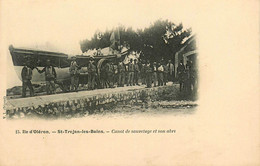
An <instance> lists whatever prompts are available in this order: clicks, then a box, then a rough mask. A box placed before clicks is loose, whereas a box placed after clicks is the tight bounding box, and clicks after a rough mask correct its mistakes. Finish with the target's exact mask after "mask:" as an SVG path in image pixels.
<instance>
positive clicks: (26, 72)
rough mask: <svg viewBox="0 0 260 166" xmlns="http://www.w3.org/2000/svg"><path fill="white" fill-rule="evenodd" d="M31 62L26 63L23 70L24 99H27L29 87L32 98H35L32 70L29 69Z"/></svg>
mask: <svg viewBox="0 0 260 166" xmlns="http://www.w3.org/2000/svg"><path fill="white" fill-rule="evenodd" d="M29 65H30V62H29V61H27V62H26V63H25V66H24V67H23V69H22V73H21V76H22V82H23V85H22V86H23V89H22V97H26V89H27V87H28V88H29V89H30V96H31V97H32V96H34V91H33V87H32V83H31V80H32V69H31V68H30V67H29Z"/></svg>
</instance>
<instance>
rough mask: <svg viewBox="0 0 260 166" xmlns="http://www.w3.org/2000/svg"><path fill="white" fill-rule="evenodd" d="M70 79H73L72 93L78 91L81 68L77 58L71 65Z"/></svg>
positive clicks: (73, 58) (73, 59)
mask: <svg viewBox="0 0 260 166" xmlns="http://www.w3.org/2000/svg"><path fill="white" fill-rule="evenodd" d="M69 71H70V78H71V88H70V90H71V91H76V92H77V91H78V87H79V66H78V64H77V62H76V57H72V62H71V63H70V68H69Z"/></svg>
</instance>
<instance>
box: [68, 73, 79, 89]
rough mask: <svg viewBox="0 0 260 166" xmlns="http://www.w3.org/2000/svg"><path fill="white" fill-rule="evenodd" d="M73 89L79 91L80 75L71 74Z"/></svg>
mask: <svg viewBox="0 0 260 166" xmlns="http://www.w3.org/2000/svg"><path fill="white" fill-rule="evenodd" d="M70 78H71V88H70V90H71V91H77V90H78V87H79V76H78V75H71V77H70Z"/></svg>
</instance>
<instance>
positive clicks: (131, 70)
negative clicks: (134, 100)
mask: <svg viewBox="0 0 260 166" xmlns="http://www.w3.org/2000/svg"><path fill="white" fill-rule="evenodd" d="M134 71H135V67H134V64H133V59H130V62H129V64H128V85H130V86H133V82H134Z"/></svg>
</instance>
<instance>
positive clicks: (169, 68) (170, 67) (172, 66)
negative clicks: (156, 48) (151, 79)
mask: <svg viewBox="0 0 260 166" xmlns="http://www.w3.org/2000/svg"><path fill="white" fill-rule="evenodd" d="M167 68H168V70H169V73H168V81H173V77H174V75H173V73H174V65H173V64H172V61H171V60H169V61H168V64H167Z"/></svg>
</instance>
